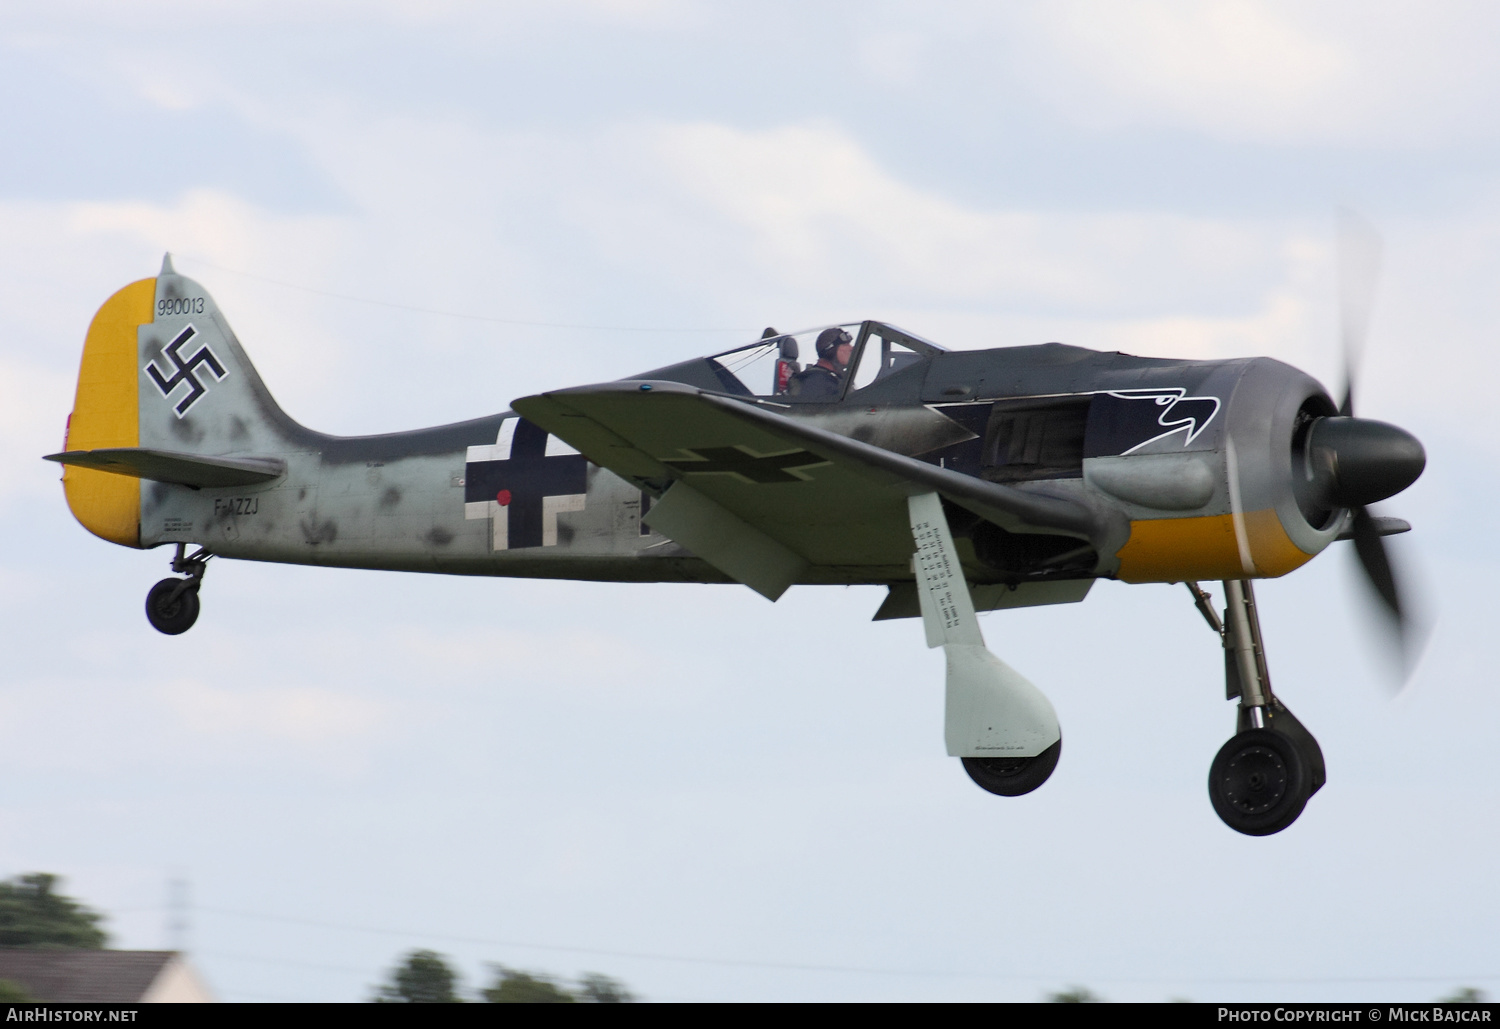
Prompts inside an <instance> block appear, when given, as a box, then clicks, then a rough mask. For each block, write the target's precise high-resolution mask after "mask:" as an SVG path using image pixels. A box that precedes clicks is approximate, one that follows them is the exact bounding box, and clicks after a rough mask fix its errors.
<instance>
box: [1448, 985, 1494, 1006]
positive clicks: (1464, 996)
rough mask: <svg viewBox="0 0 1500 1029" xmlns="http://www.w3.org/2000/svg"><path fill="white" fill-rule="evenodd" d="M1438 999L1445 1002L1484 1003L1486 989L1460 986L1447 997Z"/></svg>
mask: <svg viewBox="0 0 1500 1029" xmlns="http://www.w3.org/2000/svg"><path fill="white" fill-rule="evenodd" d="M1438 1000H1439V1001H1440V1002H1442V1003H1444V1004H1483V1003H1484V991H1483V990H1476V989H1475V988H1474V987H1472V986H1460V987H1459V988H1458V989H1456V990H1454V991H1453V992H1452V993H1451V994H1449V995H1448V996H1446V997H1439V998H1438Z"/></svg>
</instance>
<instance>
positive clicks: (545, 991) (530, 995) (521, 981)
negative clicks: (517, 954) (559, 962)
mask: <svg viewBox="0 0 1500 1029" xmlns="http://www.w3.org/2000/svg"><path fill="white" fill-rule="evenodd" d="M494 967H495V982H494V985H492V986H490V988H489V989H487V990H485V991H484V999H485V1000H487V1001H489V1002H490V1003H491V1004H572V1003H574V1002H575V1001H576V1000H578V998H577V997H575V996H573V994H572V993H570V992H569V991H567V990H565V989H563V988H562V987H561V986H559V985H558V984H557V981H556V980H555V979H553V978H552V977H551V976H548V975H540V974H535V973H532V972H522V971H521V970H519V969H516V968H506V967H505V966H504V965H496V966H494Z"/></svg>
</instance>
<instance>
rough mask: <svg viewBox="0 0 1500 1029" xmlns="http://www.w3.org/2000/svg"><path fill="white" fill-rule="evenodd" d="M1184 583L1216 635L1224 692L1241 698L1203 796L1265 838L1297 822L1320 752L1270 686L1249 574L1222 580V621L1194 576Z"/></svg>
mask: <svg viewBox="0 0 1500 1029" xmlns="http://www.w3.org/2000/svg"><path fill="white" fill-rule="evenodd" d="M1187 587H1188V589H1189V590H1190V591H1191V592H1192V594H1193V601H1194V602H1195V603H1196V604H1197V605H1198V610H1199V611H1200V612H1201V613H1202V614H1203V618H1204V620H1205V621H1207V622H1208V624H1209V627H1210V628H1212V629H1213V630H1214V631H1215V632H1216V633H1218V635H1219V638H1220V639H1221V640H1222V641H1223V644H1224V680H1225V694H1226V696H1227V697H1228V698H1229V699H1231V700H1233V699H1236V698H1238V700H1239V702H1240V703H1239V711H1238V715H1237V717H1236V720H1235V722H1236V733H1235V735H1234V737H1233V738H1231V739H1230V740H1229V742H1228V743H1226V744H1224V746H1223V747H1222V748H1221V749H1220V750H1219V753H1218V756H1216V757H1215V758H1214V762H1213V765H1212V766H1211V767H1210V769H1209V773H1208V797H1209V800H1210V801H1212V802H1213V806H1214V811H1215V812H1216V813H1217V814H1218V816H1219V817H1220V818H1221V819H1223V820H1224V824H1225V825H1227V826H1229V827H1230V828H1231V829H1234V830H1235V831H1236V832H1242V833H1245V834H1246V835H1247V836H1269V835H1271V834H1272V833H1276V832H1280V831H1281V830H1282V829H1285V828H1286V827H1287V826H1289V825H1291V824H1292V823H1293V822H1294V821H1296V820H1297V816H1298V815H1300V814H1301V813H1302V808H1303V807H1304V806H1305V805H1306V804H1307V800H1308V798H1309V797H1311V796H1312V795H1313V794H1314V793H1316V792H1317V791H1318V790H1319V789H1320V788H1321V787H1322V785H1323V783H1324V781H1325V779H1326V773H1325V771H1324V766H1323V750H1322V748H1321V747H1319V746H1318V741H1317V740H1315V739H1313V736H1312V733H1310V732H1308V731H1307V729H1306V728H1304V727H1303V725H1302V723H1301V722H1299V721H1297V718H1296V716H1295V715H1293V714H1292V713H1291V711H1289V710H1288V709H1287V707H1286V705H1285V704H1283V703H1281V701H1280V700H1278V699H1277V698H1276V695H1275V694H1274V693H1273V692H1272V691H1271V675H1270V672H1269V671H1267V669H1266V655H1265V648H1264V647H1263V646H1262V644H1261V638H1260V618H1259V616H1258V614H1257V613H1256V609H1255V590H1254V587H1252V586H1251V584H1250V580H1248V579H1230V580H1227V581H1226V582H1225V583H1224V597H1225V604H1226V605H1227V606H1226V608H1225V611H1224V620H1223V621H1222V622H1221V621H1220V620H1219V617H1218V615H1216V614H1215V613H1214V609H1213V603H1212V601H1211V599H1210V598H1209V595H1208V594H1207V593H1205V592H1204V591H1203V590H1202V589H1200V588H1199V587H1198V584H1197V583H1196V582H1190V583H1188V584H1187Z"/></svg>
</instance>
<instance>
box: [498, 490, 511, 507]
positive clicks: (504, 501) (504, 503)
mask: <svg viewBox="0 0 1500 1029" xmlns="http://www.w3.org/2000/svg"><path fill="white" fill-rule="evenodd" d="M495 499H496V500H497V501H498V502H499V504H500V506H501V507H509V506H510V490H508V489H503V490H501V491H500V492H499V493H496V494H495Z"/></svg>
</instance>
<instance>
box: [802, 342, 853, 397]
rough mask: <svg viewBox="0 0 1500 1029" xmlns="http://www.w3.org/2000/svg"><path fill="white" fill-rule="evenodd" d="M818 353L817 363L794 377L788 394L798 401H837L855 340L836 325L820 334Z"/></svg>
mask: <svg viewBox="0 0 1500 1029" xmlns="http://www.w3.org/2000/svg"><path fill="white" fill-rule="evenodd" d="M817 349H818V363H817V364H814V365H809V366H808V367H807V368H806V369H804V370H803V371H800V372H798V373H797V374H796V375H793V376H792V381H791V389H790V390H789V391H788V392H790V394H791V395H792V396H794V397H796V398H797V399H798V400H837V399H838V397H839V389H840V387H842V386H843V384H844V370H845V369H847V368H848V367H849V357H850V355H852V354H853V353H854V337H852V336H850V335H849V333H847V332H845V331H844V330H843V329H841V328H839V327H838V326H837V325H834V326H831V327H829V328H827V329H824V330H823V331H822V332H820V333H818V342H817Z"/></svg>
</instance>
